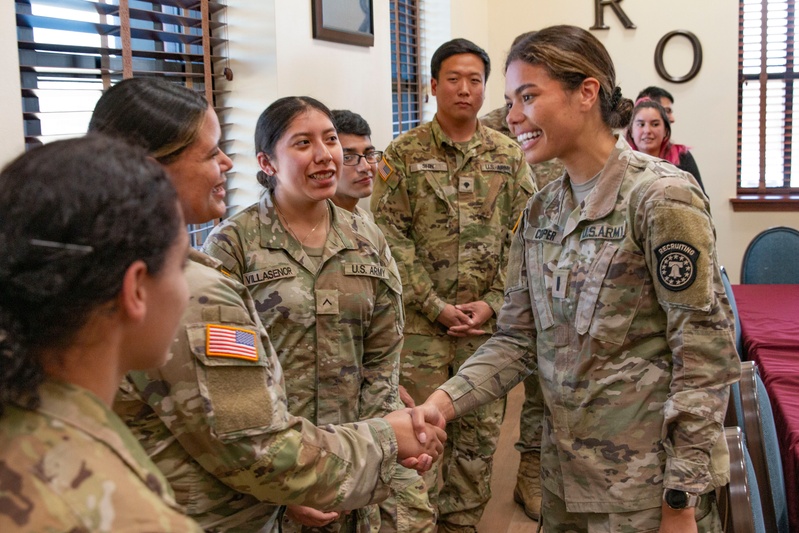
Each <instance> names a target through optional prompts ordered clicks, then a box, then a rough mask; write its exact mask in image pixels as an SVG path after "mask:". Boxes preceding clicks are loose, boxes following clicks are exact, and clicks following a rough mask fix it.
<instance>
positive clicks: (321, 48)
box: [0, 0, 799, 281]
mask: <svg viewBox="0 0 799 533" xmlns="http://www.w3.org/2000/svg"><path fill="white" fill-rule="evenodd" d="M427 1H433V0H427ZM436 1H438V2H444V3H445V4H446V3H447V0H436ZM228 4H229V10H228V24H229V31H228V37H229V39H230V50H229V52H230V57H231V67H232V69H233V71H234V74H235V78H234V80H233V81H232V82H230V83H228V84H227V87H224V88H226V89H227V90H228V91H229V92H228V93H227V94H226V95H225V96H224V102H223V103H224V105H225V106H227V107H230V109H229V110H228V111H225V112H224V114H223V117H222V118H223V122H226V123H229V124H230V126H227V128H226V133H227V135H228V137H229V138H231V139H232V141H231V143H230V144H229V145H227V146H226V149H227V150H228V151H230V152H231V153H232V155H233V158H234V163H235V169H234V172H233V173H231V175H230V180H231V181H230V184H231V187H232V189H233V190H232V191H231V195H230V199H231V201H232V203H233V204H235V205H236V206H238V207H236V209H238V208H241V207H244V206H246V205H248V204H249V203H251V202H252V201H254V199H255V198H256V197H257V193H258V190H259V187H258V185H257V184H256V182H255V179H254V175H255V171H256V165H255V154H254V149H253V144H252V134H253V131H254V128H255V122H256V120H257V118H258V115H259V114H260V112H261V111H262V110H263V109H264V108H265V107H266V106H267V105H268V104H269V103H270V102H272V101H273V100H274V99H275V98H277V97H279V96H286V95H296V94H307V95H311V96H314V97H316V98H319V99H320V100H322V101H323V102H325V103H326V104H328V105H329V106H330V107H332V108H336V107H346V108H350V109H352V110H354V111H356V112H358V113H360V114H362V115H363V116H364V117H365V118H366V119H367V120H368V121H369V122H370V124H371V125H372V129H373V131H374V134H373V140H374V141H375V145H377V146H385V145H386V144H387V143H388V142H389V141H390V140H391V93H390V81H389V78H390V73H391V62H390V57H389V55H390V41H389V34H388V29H389V13H388V6H387V4H388V3H387V2H386V1H385V0H380V1H376V2H374V10H375V13H374V21H375V29H376V39H375V46H374V47H369V48H366V47H358V46H350V45H344V44H338V43H330V42H325V41H319V40H314V39H313V38H312V33H311V22H310V18H311V8H310V4H311V2H308V1H300V0H229V2H228ZM593 6H594V1H593V0H559V1H558V2H553V1H552V0H449V4H448V5H447V6H443V7H442V6H432V7H428V8H427V12H428V13H430V14H431V16H435V14H436V13H438V14H441V13H444V14H447V13H448V14H449V19H450V26H449V31H450V33H451V36H452V37H466V38H469V39H472V40H474V41H475V42H477V43H478V44H480V45H481V46H483V47H484V48H486V50H488V52H489V54H490V55H491V58H492V61H493V63H494V73H493V74H492V76H491V79H490V80H489V83H488V90H487V101H486V105H485V107H484V111H489V110H490V109H493V108H494V107H497V106H500V105H502V103H503V93H504V76H503V74H502V64H503V61H504V56H505V54H506V53H507V50H508V48H509V46H510V42H511V41H512V40H513V37H514V36H516V35H518V34H519V33H522V32H524V31H529V30H532V29H536V28H540V27H543V26H547V25H551V24H559V23H568V24H575V25H578V26H581V27H583V28H589V27H590V26H591V25H592V24H593V19H594V7H593ZM621 6H622V7H623V9H624V10H625V11H626V12H627V14H628V15H629V16H630V18H631V19H632V20H633V22H634V23H635V24H636V25H637V29H635V30H625V29H624V28H623V27H622V25H621V23H620V22H619V21H618V19H617V18H616V17H615V15H613V13H612V12H611V10H610V9H606V13H605V20H606V23H607V24H608V25H609V26H611V29H610V30H604V31H595V32H594V33H595V35H597V37H599V39H600V40H601V41H602V42H603V43H604V44H605V45H606V46H607V47H608V49H609V50H610V53H611V56H612V57H613V58H614V61H615V63H616V68H617V71H618V78H619V84H620V86H621V87H622V89H623V91H624V93H625V95H626V96H631V97H634V96H635V94H637V92H638V90H639V89H640V88H641V87H644V86H646V85H650V84H655V85H661V86H663V87H666V88H667V89H668V90H669V91H671V92H672V93H673V94H674V95H675V99H676V103H675V112H676V116H677V122H676V124H675V125H674V136H675V139H677V140H678V141H679V142H682V143H685V144H688V145H689V146H692V147H693V151H694V154H695V156H696V160H697V162H698V164H699V168H700V169H701V171H702V178H703V181H704V182H705V185H706V187H707V191H708V194H709V196H710V198H711V202H712V210H713V213H714V216H715V220H716V227H717V231H718V244H719V255H720V258H721V262H722V264H724V265H725V266H727V268H728V270H729V271H730V274H731V276H732V279H733V281H737V280H738V276H739V270H740V262H741V257H742V255H743V251H744V249H745V247H746V244H747V243H748V242H749V240H750V239H751V238H752V237H753V236H754V235H755V234H756V233H757V232H759V231H761V230H762V229H765V228H767V227H770V226H774V225H780V224H786V225H791V226H794V227H799V213H783V214H777V213H766V214H758V213H733V212H732V210H731V208H730V204H729V201H728V200H729V198H730V197H731V196H733V195H734V193H735V172H736V170H735V158H736V135H735V130H736V115H737V103H736V99H737V92H736V91H737V89H736V72H737V71H736V69H737V25H738V18H737V17H738V7H737V3H736V2H733V1H731V0H702V1H701V2H697V1H695V0H671V1H670V2H669V3H668V9H667V10H664V9H663V8H662V7H660V6H661V4H659V3H656V2H645V1H633V0H626V1H623V2H622V3H621ZM432 22H433V21H427V22H425V24H432ZM0 28H2V29H3V31H0V44H5V46H2V47H0V50H2V52H0V66H3V67H5V69H4V71H5V72H15V71H16V70H17V68H18V67H17V49H16V44H15V42H14V40H13V39H14V36H15V34H16V32H15V30H14V10H13V3H11V2H0ZM675 29H686V30H690V31H692V32H694V33H695V34H696V35H697V36H698V37H699V39H700V41H701V43H702V46H703V51H704V63H703V66H702V70H701V71H700V73H699V75H698V76H697V77H696V78H695V79H694V80H692V81H690V82H688V83H686V84H681V85H678V84H672V83H668V82H666V81H665V80H662V79H660V78H659V77H658V75H657V73H656V72H655V68H654V61H653V57H654V50H655V46H656V44H657V41H658V40H659V39H660V38H661V37H662V36H663V35H664V34H666V33H667V32H668V31H671V30H675ZM442 35H443V33H441V31H440V30H439V33H438V34H437V37H435V38H434V39H440V38H441V36H442ZM689 52H690V47H689V46H688V45H687V44H686V42H685V41H684V40H682V39H679V38H678V39H674V40H672V42H671V44H670V46H669V48H668V50H667V56H666V64H667V67H669V68H671V69H672V71H673V72H674V73H675V74H678V73H681V72H684V71H685V70H687V68H688V66H689V64H690V53H689ZM425 69H427V66H425ZM0 97H3V101H4V102H6V107H5V109H4V118H5V119H6V120H3V121H2V124H0V139H2V141H3V142H2V143H1V144H0V163H4V162H6V161H8V160H9V159H10V158H11V157H13V156H14V155H15V154H17V153H19V151H20V150H21V149H22V147H23V140H22V127H21V121H20V120H18V119H17V117H19V116H20V108H19V106H20V103H19V102H20V100H19V80H18V77H17V76H12V75H9V76H5V77H4V79H3V81H2V83H0Z"/></svg>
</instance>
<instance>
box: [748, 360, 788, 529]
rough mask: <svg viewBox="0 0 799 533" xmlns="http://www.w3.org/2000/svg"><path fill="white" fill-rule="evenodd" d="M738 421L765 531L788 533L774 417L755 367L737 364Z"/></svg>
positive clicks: (783, 482) (750, 363)
mask: <svg viewBox="0 0 799 533" xmlns="http://www.w3.org/2000/svg"><path fill="white" fill-rule="evenodd" d="M739 384H740V395H741V398H740V406H741V413H740V414H739V419H742V420H743V426H742V427H743V433H744V443H745V445H746V448H747V450H748V452H749V456H750V457H751V459H752V464H753V466H754V472H755V477H756V478H757V485H758V488H759V489H760V500H761V504H762V508H763V520H764V522H765V524H766V530H767V531H769V532H774V533H787V532H788V504H787V499H786V495H785V478H784V477H783V470H782V458H781V456H780V448H779V441H778V437H777V429H776V426H775V425H774V414H773V412H772V410H771V403H770V401H769V398H768V393H767V392H766V387H765V385H764V384H763V380H762V379H761V378H760V374H759V373H758V371H757V365H755V364H754V363H752V362H751V361H745V362H744V363H743V364H742V365H741V381H740V382H739Z"/></svg>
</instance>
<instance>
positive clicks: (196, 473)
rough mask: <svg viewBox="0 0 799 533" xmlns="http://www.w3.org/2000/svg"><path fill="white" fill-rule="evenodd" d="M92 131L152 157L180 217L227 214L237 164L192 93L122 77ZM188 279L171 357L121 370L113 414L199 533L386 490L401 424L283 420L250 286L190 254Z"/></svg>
mask: <svg viewBox="0 0 799 533" xmlns="http://www.w3.org/2000/svg"><path fill="white" fill-rule="evenodd" d="M89 129H90V130H91V131H97V132H102V133H105V134H108V135H114V136H117V137H121V138H123V139H125V140H127V141H128V142H131V143H135V144H138V145H141V146H143V147H144V148H145V149H146V150H147V151H148V153H149V154H150V155H151V156H152V157H153V158H155V159H156V160H157V161H158V162H159V163H161V164H162V165H163V167H164V168H165V169H166V170H167V172H168V173H169V176H170V179H171V180H172V182H173V183H174V185H175V188H176V189H177V191H178V198H179V201H180V204H181V207H182V209H183V212H184V215H185V217H186V222H188V223H192V224H199V223H203V222H207V221H209V220H211V219H214V218H217V217H220V216H222V215H223V214H224V212H225V202H224V198H225V180H226V178H225V172H226V171H227V170H229V169H230V168H231V166H232V162H231V160H230V159H229V158H228V157H227V156H226V155H225V154H224V153H223V152H222V151H221V150H220V149H219V140H220V135H221V129H220V125H219V121H218V119H217V117H216V114H215V112H214V110H213V108H212V107H210V106H209V105H208V102H207V101H206V100H205V98H203V96H202V95H200V94H199V93H197V92H196V91H192V90H190V89H187V88H186V87H182V86H180V85H177V84H174V83H171V82H168V81H166V80H160V79H153V78H132V79H128V80H124V81H122V82H119V83H117V84H116V85H114V86H113V87H112V88H110V89H109V90H108V91H106V92H105V93H104V94H103V96H102V97H101V98H100V100H99V101H98V103H97V106H96V107H95V110H94V113H93V115H92V120H91V122H90V125H89ZM186 278H187V280H188V282H189V289H190V292H191V298H190V301H189V306H188V308H187V309H186V312H185V313H184V314H183V317H182V319H181V323H180V327H179V329H178V334H177V336H176V338H175V342H174V344H173V345H172V354H171V357H170V358H169V360H168V361H167V363H166V364H165V365H164V366H162V367H160V368H157V369H154V370H150V371H146V372H145V371H137V372H131V373H129V374H128V375H127V377H126V379H125V380H124V381H123V383H122V389H121V391H120V393H119V395H118V396H117V399H116V402H115V404H114V409H115V410H116V412H117V413H118V414H119V415H120V416H121V417H122V419H123V420H124V421H125V423H126V424H128V426H129V427H130V428H131V429H132V431H133V433H134V434H135V435H136V436H137V437H138V438H139V439H140V441H141V443H142V445H143V446H144V448H145V449H146V450H147V452H148V453H149V454H150V456H151V457H152V459H153V461H154V462H155V463H156V464H157V465H158V467H159V468H160V469H161V470H162V471H163V472H164V473H165V474H166V477H167V479H168V481H169V483H170V484H171V485H172V487H173V489H174V490H175V493H176V497H177V499H178V502H179V503H181V504H182V505H185V506H186V509H187V512H188V514H189V515H190V516H191V517H192V518H194V519H195V520H197V522H199V523H200V525H201V526H202V527H203V528H204V529H206V530H208V531H237V532H253V531H262V530H271V528H273V527H276V523H275V521H276V519H277V514H276V513H277V510H278V507H277V505H276V503H282V502H292V503H301V502H312V503H315V504H318V505H327V506H330V507H331V508H332V507H336V508H345V509H352V508H357V507H361V506H363V505H365V504H367V503H369V502H371V501H378V500H379V499H381V498H383V497H385V495H386V494H387V493H388V485H387V482H388V481H389V480H390V478H391V473H392V472H393V470H394V468H395V464H394V463H395V461H396V459H397V456H398V452H399V454H400V456H401V457H404V456H405V455H406V454H407V453H408V450H409V448H408V441H409V439H407V438H405V439H403V438H401V437H402V431H401V429H402V428H403V424H402V420H401V419H400V420H398V418H397V417H394V418H391V420H369V421H368V422H367V423H364V424H360V425H358V426H354V425H351V426H349V427H329V428H324V429H320V428H317V427H315V426H314V425H313V424H311V423H310V422H309V421H308V420H304V419H301V418H297V417H293V416H291V415H289V413H288V412H287V409H286V395H285V389H284V388H283V376H282V369H281V367H280V363H279V362H278V361H277V358H276V356H275V352H274V349H273V348H272V345H271V343H270V342H269V339H268V337H267V335H266V332H265V331H264V329H263V327H262V326H261V322H260V319H259V318H258V315H257V313H256V310H255V306H254V303H253V300H252V297H251V296H250V294H249V292H248V291H247V288H246V287H244V285H242V284H241V283H239V282H238V281H236V280H235V279H232V278H231V277H230V276H229V275H227V274H226V273H225V272H224V271H223V269H222V266H221V264H220V262H219V261H216V260H215V259H213V258H211V257H208V256H207V255H205V254H203V253H201V252H199V251H197V250H194V249H191V250H189V261H188V265H187V267H186ZM405 416H407V415H405ZM409 425H410V424H409V421H408V426H409ZM408 429H409V428H408ZM398 447H399V450H398V449H397V448H398ZM418 450H419V449H417V451H418ZM412 455H416V453H413V454H412Z"/></svg>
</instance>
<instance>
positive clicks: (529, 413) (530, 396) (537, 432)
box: [515, 373, 544, 453]
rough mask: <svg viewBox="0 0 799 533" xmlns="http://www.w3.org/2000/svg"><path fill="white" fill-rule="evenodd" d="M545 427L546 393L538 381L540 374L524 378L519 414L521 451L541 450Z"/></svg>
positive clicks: (519, 443) (517, 443)
mask: <svg viewBox="0 0 799 533" xmlns="http://www.w3.org/2000/svg"><path fill="white" fill-rule="evenodd" d="M543 429H544V395H543V393H542V392H541V386H540V384H539V383H538V374H537V373H535V374H531V375H529V376H528V377H527V379H525V380H524V404H523V405H522V412H521V413H520V414H519V440H518V442H516V445H515V447H516V449H517V450H519V453H525V452H540V451H541V434H542V432H543Z"/></svg>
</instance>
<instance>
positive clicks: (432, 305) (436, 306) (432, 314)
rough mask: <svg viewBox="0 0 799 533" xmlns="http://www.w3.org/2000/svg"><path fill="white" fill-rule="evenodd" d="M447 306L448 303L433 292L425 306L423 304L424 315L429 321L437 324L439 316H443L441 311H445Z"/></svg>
mask: <svg viewBox="0 0 799 533" xmlns="http://www.w3.org/2000/svg"><path fill="white" fill-rule="evenodd" d="M446 306H447V302H445V301H443V300H442V299H441V298H439V297H438V296H436V295H435V294H434V293H432V292H431V293H430V296H429V297H428V298H427V300H425V302H424V304H422V313H424V316H426V317H427V320H429V321H430V322H435V321H436V319H437V318H438V315H440V314H441V311H443V310H444V308H445V307H446Z"/></svg>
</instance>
